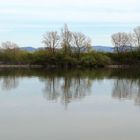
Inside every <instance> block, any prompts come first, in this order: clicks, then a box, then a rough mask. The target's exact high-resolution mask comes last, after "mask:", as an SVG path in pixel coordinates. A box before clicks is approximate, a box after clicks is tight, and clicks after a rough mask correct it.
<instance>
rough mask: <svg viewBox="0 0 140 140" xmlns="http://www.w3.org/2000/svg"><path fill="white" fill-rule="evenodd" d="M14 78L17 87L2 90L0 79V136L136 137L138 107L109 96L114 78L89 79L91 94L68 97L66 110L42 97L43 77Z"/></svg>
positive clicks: (14, 139) (59, 139)
mask: <svg viewBox="0 0 140 140" xmlns="http://www.w3.org/2000/svg"><path fill="white" fill-rule="evenodd" d="M17 80H18V82H19V84H18V87H17V88H13V89H10V90H3V88H2V81H3V80H2V79H1V80H0V85H1V86H0V139H2V140H9V139H10V140H19V139H20V140H25V139H30V140H38V139H41V140H46V139H49V140H66V139H67V140H71V139H73V140H74V139H76V140H85V139H88V140H93V139H98V140H118V139H120V140H121V139H127V140H132V139H135V140H139V139H140V136H139V129H140V120H139V118H140V109H139V107H136V106H134V105H133V103H132V102H130V101H125V102H124V101H123V102H120V101H119V100H115V99H112V98H111V94H112V89H113V86H114V80H109V79H105V80H95V81H94V80H93V81H91V94H90V95H88V96H86V97H85V98H83V99H82V100H76V101H72V102H71V103H70V104H69V105H68V108H67V110H66V111H65V109H64V107H63V106H62V104H61V103H60V102H57V103H55V102H53V103H52V102H50V101H46V98H44V97H43V94H44V93H43V89H44V87H45V81H41V80H39V79H38V78H35V77H34V78H27V77H24V78H17ZM46 80H47V79H46ZM60 83H61V84H62V79H61V80H60Z"/></svg>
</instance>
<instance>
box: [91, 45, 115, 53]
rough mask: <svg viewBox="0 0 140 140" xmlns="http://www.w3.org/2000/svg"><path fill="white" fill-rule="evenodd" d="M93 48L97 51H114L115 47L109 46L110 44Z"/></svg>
mask: <svg viewBox="0 0 140 140" xmlns="http://www.w3.org/2000/svg"><path fill="white" fill-rule="evenodd" d="M92 49H93V50H95V51H97V52H113V51H114V48H113V47H109V46H93V47H92Z"/></svg>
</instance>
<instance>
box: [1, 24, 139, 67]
mask: <svg viewBox="0 0 140 140" xmlns="http://www.w3.org/2000/svg"><path fill="white" fill-rule="evenodd" d="M112 42H113V45H114V52H113V53H103V52H96V51H94V50H92V49H91V40H90V38H89V37H87V36H86V35H84V34H83V33H80V32H72V31H69V29H68V27H67V25H65V26H64V28H63V29H62V31H61V34H58V33H57V32H56V31H54V32H47V33H45V34H44V35H43V40H42V43H44V45H45V47H44V48H42V49H39V50H37V51H35V52H28V51H24V50H21V49H20V47H19V46H18V45H17V44H15V43H12V42H4V43H2V44H1V49H0V64H1V65H41V66H44V67H48V68H56V67H61V68H70V67H91V68H95V67H103V66H106V65H134V64H136V65H139V64H140V27H137V28H135V29H134V33H131V34H127V33H124V32H123V33H120V32H119V33H115V34H113V35H112Z"/></svg>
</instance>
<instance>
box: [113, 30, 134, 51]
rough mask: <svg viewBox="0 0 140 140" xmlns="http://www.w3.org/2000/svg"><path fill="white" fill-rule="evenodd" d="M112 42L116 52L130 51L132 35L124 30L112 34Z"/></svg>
mask: <svg viewBox="0 0 140 140" xmlns="http://www.w3.org/2000/svg"><path fill="white" fill-rule="evenodd" d="M112 43H113V45H114V47H115V51H116V52H117V53H122V52H126V51H130V50H131V48H132V37H131V35H130V34H128V33H125V32H119V33H115V34H113V35H112Z"/></svg>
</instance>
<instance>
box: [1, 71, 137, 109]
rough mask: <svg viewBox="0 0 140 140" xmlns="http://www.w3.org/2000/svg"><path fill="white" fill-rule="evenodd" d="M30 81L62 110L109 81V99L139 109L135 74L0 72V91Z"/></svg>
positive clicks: (135, 72)
mask: <svg viewBox="0 0 140 140" xmlns="http://www.w3.org/2000/svg"><path fill="white" fill-rule="evenodd" d="M32 77H35V78H36V79H39V82H40V83H41V84H43V85H44V88H43V89H42V90H41V91H40V92H41V94H42V91H43V97H44V98H45V99H46V100H50V101H55V102H57V101H60V102H61V103H63V104H64V105H65V106H67V105H68V104H69V103H70V102H72V101H75V100H81V99H84V98H85V97H86V96H88V95H91V94H92V95H93V93H92V87H93V85H94V82H95V81H96V80H97V81H99V80H100V81H102V80H103V79H108V80H113V83H114V84H113V85H111V84H110V86H109V87H108V88H110V89H111V90H112V97H113V98H117V99H129V100H134V102H135V103H136V104H138V105H140V71H139V70H121V69H117V70H110V69H103V70H102V69H101V70H100V69H98V70H69V71H46V70H15V69H13V70H1V71H0V81H1V89H2V90H7V91H8V90H9V91H10V90H12V89H15V90H16V88H17V87H18V86H20V82H21V81H22V79H21V78H23V79H25V78H27V79H29V80H30V78H32ZM102 84H103V83H102ZM31 87H32V83H31ZM25 88H26V87H25ZM96 94H98V93H96Z"/></svg>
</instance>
